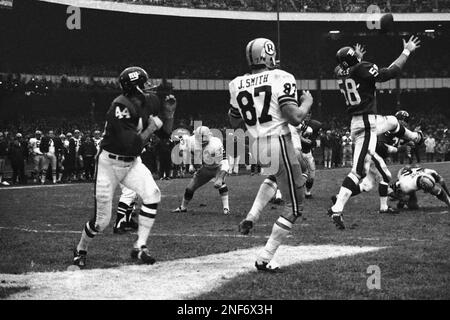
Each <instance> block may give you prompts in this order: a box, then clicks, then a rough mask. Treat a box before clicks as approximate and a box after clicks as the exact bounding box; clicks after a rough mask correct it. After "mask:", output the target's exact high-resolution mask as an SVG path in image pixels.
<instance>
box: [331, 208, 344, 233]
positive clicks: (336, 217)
mask: <svg viewBox="0 0 450 320" xmlns="http://www.w3.org/2000/svg"><path fill="white" fill-rule="evenodd" d="M328 215H329V216H330V217H331V219H332V220H333V222H334V224H335V225H336V228H338V229H339V230H344V229H345V225H344V216H343V215H342V213H341V212H333V210H331V208H329V209H328Z"/></svg>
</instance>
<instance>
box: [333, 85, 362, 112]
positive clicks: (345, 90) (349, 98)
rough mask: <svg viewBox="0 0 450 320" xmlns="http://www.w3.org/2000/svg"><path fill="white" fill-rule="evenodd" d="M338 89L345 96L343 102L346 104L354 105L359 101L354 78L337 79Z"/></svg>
mask: <svg viewBox="0 0 450 320" xmlns="http://www.w3.org/2000/svg"><path fill="white" fill-rule="evenodd" d="M338 85H339V89H340V90H341V92H342V94H343V95H344V97H345V102H346V104H347V105H350V106H355V105H358V104H360V103H361V97H360V95H359V93H358V89H357V87H356V83H355V80H353V79H352V78H347V79H345V80H344V81H342V79H339V80H338Z"/></svg>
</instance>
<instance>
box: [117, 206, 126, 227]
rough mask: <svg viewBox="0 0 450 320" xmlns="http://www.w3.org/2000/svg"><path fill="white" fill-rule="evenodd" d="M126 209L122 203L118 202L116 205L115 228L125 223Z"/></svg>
mask: <svg viewBox="0 0 450 320" xmlns="http://www.w3.org/2000/svg"><path fill="white" fill-rule="evenodd" d="M127 209H128V205H127V204H126V203H124V202H119V204H118V205H117V216H116V223H115V227H116V228H117V227H119V226H120V224H121V223H122V222H125V221H126V218H125V216H126V212H127Z"/></svg>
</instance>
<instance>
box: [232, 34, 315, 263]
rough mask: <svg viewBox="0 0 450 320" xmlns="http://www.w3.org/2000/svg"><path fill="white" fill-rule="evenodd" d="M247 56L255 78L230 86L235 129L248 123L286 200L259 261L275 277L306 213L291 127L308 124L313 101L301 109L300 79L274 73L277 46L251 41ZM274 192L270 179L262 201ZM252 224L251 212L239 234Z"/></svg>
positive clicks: (306, 98)
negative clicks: (286, 243)
mask: <svg viewBox="0 0 450 320" xmlns="http://www.w3.org/2000/svg"><path fill="white" fill-rule="evenodd" d="M246 57H247V62H248V65H249V67H250V68H251V73H249V74H246V75H243V76H239V77H237V78H235V79H234V80H233V81H231V82H230V84H229V89H230V104H231V108H230V111H229V117H230V122H231V124H232V126H233V128H238V127H239V126H240V125H241V123H242V121H243V122H244V123H245V125H246V127H247V129H248V132H249V133H250V135H251V137H252V138H253V139H255V141H254V143H253V146H252V147H253V148H252V149H253V151H252V154H253V155H255V156H256V157H257V159H258V163H260V164H262V165H266V166H268V170H267V171H266V170H265V172H266V173H269V174H270V173H272V174H273V176H274V177H275V178H276V180H277V181H278V187H279V188H280V189H281V192H282V193H283V194H285V195H286V201H285V202H284V207H283V212H282V214H281V215H280V217H279V218H278V219H277V221H276V222H275V223H274V225H273V228H272V233H271V235H270V238H269V240H268V241H267V243H266V245H265V247H264V249H263V250H262V251H261V253H260V254H259V255H258V257H257V259H256V262H255V266H256V268H257V269H258V270H260V271H269V272H276V271H277V270H278V267H277V266H276V263H275V262H274V261H272V259H273V257H274V255H275V252H276V251H277V249H278V247H279V246H280V245H281V243H282V242H283V240H284V239H285V238H286V236H287V235H288V234H289V233H290V230H291V228H292V226H293V224H294V222H295V220H296V219H297V218H298V217H299V216H301V215H302V212H303V196H304V191H303V179H302V176H301V168H300V164H299V162H298V160H297V157H296V155H295V150H294V147H293V144H292V137H291V133H290V129H289V126H288V125H289V124H292V125H293V126H298V125H299V124H300V123H301V122H302V121H303V120H304V118H305V116H306V114H307V113H308V112H309V110H310V108H311V105H312V102H313V99H312V96H311V94H310V93H309V92H308V91H304V92H303V95H302V96H301V97H300V102H301V106H300V107H299V106H298V101H297V85H296V80H295V78H294V77H293V76H292V75H291V74H289V73H287V72H285V71H282V70H279V69H275V67H276V63H275V57H276V51H275V45H274V43H273V42H272V41H270V40H268V39H264V38H258V39H254V40H252V41H250V42H249V43H248V45H247V47H246ZM265 155H270V156H269V161H270V163H267V162H265V161H264V160H265V159H264V156H265ZM265 169H266V168H265ZM274 192H275V191H274V186H273V181H271V180H270V178H267V179H265V180H264V182H263V183H262V184H261V187H260V189H259V191H258V195H257V198H258V197H259V198H263V199H265V200H266V201H265V202H267V201H268V200H270V198H271V197H272V196H273V194H274ZM265 195H269V196H265ZM253 221H254V218H253V217H252V214H251V213H249V214H248V215H247V217H246V219H245V220H243V221H242V222H241V223H240V224H239V230H240V232H241V233H248V232H249V231H250V229H251V228H252V227H253Z"/></svg>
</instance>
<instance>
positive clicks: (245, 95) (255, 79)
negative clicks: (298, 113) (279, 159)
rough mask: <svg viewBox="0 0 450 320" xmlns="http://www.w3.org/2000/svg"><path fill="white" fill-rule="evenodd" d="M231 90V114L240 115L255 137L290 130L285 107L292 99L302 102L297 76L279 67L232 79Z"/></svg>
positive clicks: (278, 133)
mask: <svg viewBox="0 0 450 320" xmlns="http://www.w3.org/2000/svg"><path fill="white" fill-rule="evenodd" d="M229 90H230V105H231V108H232V109H231V112H232V114H231V115H232V116H235V117H236V116H237V117H239V115H240V117H241V118H242V119H243V120H244V122H245V125H246V127H247V129H248V131H249V133H250V135H251V136H252V137H254V138H260V137H267V136H279V135H284V134H288V133H289V131H290V130H289V127H288V122H287V120H286V119H285V118H284V117H283V115H282V114H281V108H282V107H283V105H285V104H286V103H289V102H295V103H298V102H297V85H296V81H295V78H294V76H293V75H291V74H290V73H287V72H285V71H283V70H279V69H275V70H267V71H264V72H261V73H256V74H246V75H243V76H240V77H237V78H235V79H234V80H232V81H231V82H230V84H229Z"/></svg>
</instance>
